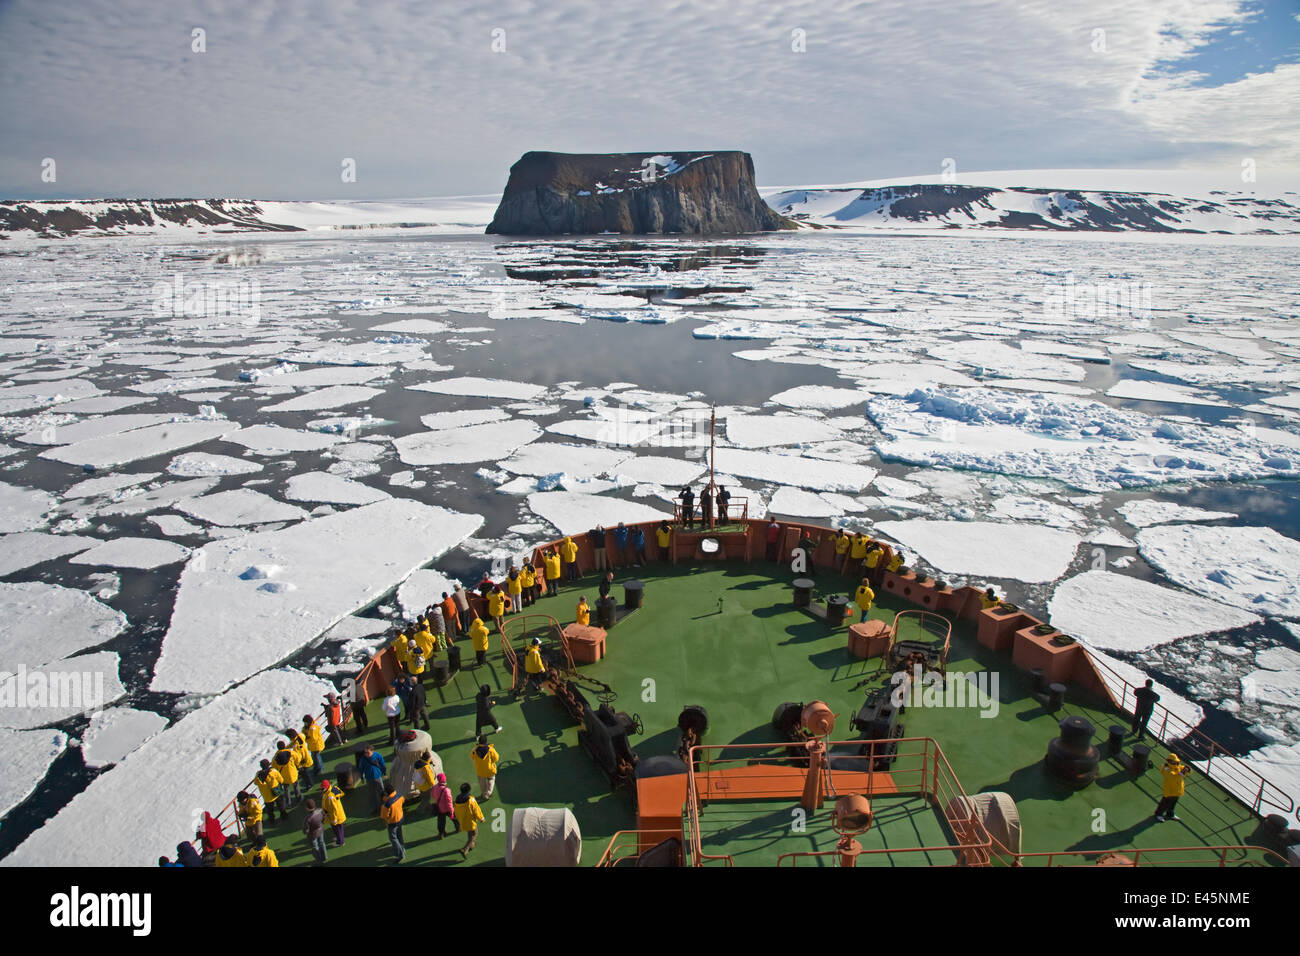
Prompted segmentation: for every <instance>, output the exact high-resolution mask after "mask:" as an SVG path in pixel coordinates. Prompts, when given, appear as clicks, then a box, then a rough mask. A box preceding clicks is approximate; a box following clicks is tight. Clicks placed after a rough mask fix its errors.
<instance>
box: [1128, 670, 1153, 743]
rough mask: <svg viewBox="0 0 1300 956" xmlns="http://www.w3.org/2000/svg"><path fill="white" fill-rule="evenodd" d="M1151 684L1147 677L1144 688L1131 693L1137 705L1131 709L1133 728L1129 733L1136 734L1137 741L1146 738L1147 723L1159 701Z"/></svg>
mask: <svg viewBox="0 0 1300 956" xmlns="http://www.w3.org/2000/svg"><path fill="white" fill-rule="evenodd" d="M1153 683H1154V682H1153V681H1152V680H1151V678H1149V677H1148V678H1147V683H1146V686H1145V687H1139V688H1138V689H1137V690H1135V691H1134V692H1133V696H1134V697H1135V698H1137V703H1136V704H1135V705H1134V707H1133V726H1132V728H1131V729H1130V731H1129V732H1130V733H1134V734H1137V738H1138V740H1141V739H1142V738H1143V737H1145V736H1146V733H1147V721H1148V720H1150V719H1151V715H1152V714H1153V713H1155V710H1156V701H1158V700H1160V695H1159V694H1157V693H1156V692H1155V689H1154V688H1153V687H1152V684H1153Z"/></svg>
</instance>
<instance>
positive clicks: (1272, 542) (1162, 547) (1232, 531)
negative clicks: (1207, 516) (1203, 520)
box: [1137, 524, 1300, 618]
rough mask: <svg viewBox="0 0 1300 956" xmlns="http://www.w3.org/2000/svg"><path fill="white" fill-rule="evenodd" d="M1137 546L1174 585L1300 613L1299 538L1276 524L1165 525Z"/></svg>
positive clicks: (1263, 609)
mask: <svg viewBox="0 0 1300 956" xmlns="http://www.w3.org/2000/svg"><path fill="white" fill-rule="evenodd" d="M1137 543H1138V550H1139V552H1140V553H1141V555H1142V557H1143V558H1144V559H1145V560H1146V561H1147V563H1148V564H1150V565H1151V566H1152V567H1154V568H1156V569H1157V570H1159V571H1160V573H1162V574H1163V575H1164V576H1165V577H1167V578H1168V579H1169V580H1171V581H1173V582H1174V583H1176V584H1181V585H1182V586H1183V587H1185V588H1187V589H1189V590H1192V591H1195V592H1196V593H1198V594H1203V595H1205V596H1206V597H1208V598H1211V599H1213V600H1216V601H1220V602H1222V603H1224V604H1230V605H1232V606H1233V607H1239V608H1244V609H1246V610H1249V611H1253V612H1254V613H1256V614H1263V615H1268V616H1277V617H1287V618H1297V617H1300V541H1297V540H1295V539H1294V538H1288V537H1286V536H1285V535H1282V534H1279V533H1278V532H1277V531H1274V530H1273V529H1272V528H1255V527H1245V528H1232V527H1228V528H1223V527H1204V526H1201V525H1187V524H1177V525H1165V526H1161V527H1155V528H1144V529H1142V530H1141V531H1139V532H1138V533H1137Z"/></svg>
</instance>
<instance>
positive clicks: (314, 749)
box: [306, 720, 325, 754]
mask: <svg viewBox="0 0 1300 956" xmlns="http://www.w3.org/2000/svg"><path fill="white" fill-rule="evenodd" d="M306 737H307V750H308V751H309V752H310V753H314V754H318V753H320V752H321V751H322V750H324V749H325V735H324V734H322V733H321V731H320V727H318V726H317V725H316V721H314V720H313V721H312V722H311V723H310V724H308V725H307V730H306Z"/></svg>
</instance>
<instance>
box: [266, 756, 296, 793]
mask: <svg viewBox="0 0 1300 956" xmlns="http://www.w3.org/2000/svg"><path fill="white" fill-rule="evenodd" d="M271 766H272V767H274V768H275V772H276V773H278V774H279V775H280V778H281V779H282V780H283V781H284V782H285V785H286V786H290V787H292V786H293V785H294V784H295V783H297V782H298V755H297V754H296V753H294V752H293V751H292V750H277V751H276V752H275V756H274V757H272V758H271Z"/></svg>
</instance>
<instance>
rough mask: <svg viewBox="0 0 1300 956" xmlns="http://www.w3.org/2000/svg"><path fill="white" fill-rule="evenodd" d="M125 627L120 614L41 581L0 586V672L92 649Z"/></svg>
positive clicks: (83, 594) (73, 591) (78, 593)
mask: <svg viewBox="0 0 1300 956" xmlns="http://www.w3.org/2000/svg"><path fill="white" fill-rule="evenodd" d="M125 627H126V615H125V614H123V613H122V612H121V611H115V610H113V608H111V607H108V606H107V605H104V604H100V603H99V602H98V601H96V600H95V599H94V598H93V597H91V596H90V595H89V594H87V593H86V592H85V591H78V590H76V589H74V588H65V587H60V586H59V585H57V584H46V583H45V582H43V581H29V582H24V583H21V584H3V583H0V671H8V672H9V673H11V674H12V673H16V672H17V670H18V668H19V666H25V667H28V668H33V667H40V666H41V665H43V664H48V663H49V662H50V661H56V660H58V659H60V658H62V657H67V656H69V655H71V654H76V653H77V652H79V651H83V650H86V649H87V648H90V647H97V646H98V645H100V644H103V643H105V642H106V641H110V640H112V639H113V638H114V637H116V636H117V635H118V634H119V633H121V631H122V629H123V628H125Z"/></svg>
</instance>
